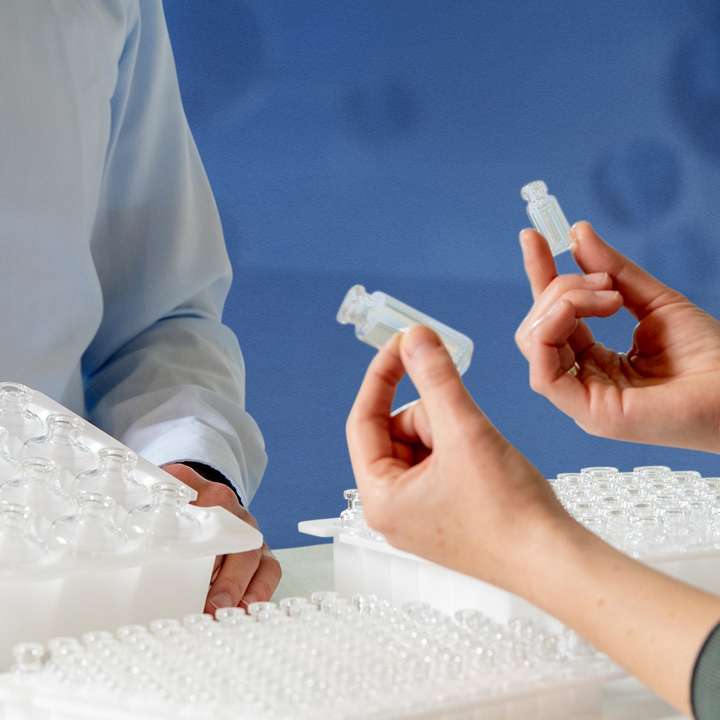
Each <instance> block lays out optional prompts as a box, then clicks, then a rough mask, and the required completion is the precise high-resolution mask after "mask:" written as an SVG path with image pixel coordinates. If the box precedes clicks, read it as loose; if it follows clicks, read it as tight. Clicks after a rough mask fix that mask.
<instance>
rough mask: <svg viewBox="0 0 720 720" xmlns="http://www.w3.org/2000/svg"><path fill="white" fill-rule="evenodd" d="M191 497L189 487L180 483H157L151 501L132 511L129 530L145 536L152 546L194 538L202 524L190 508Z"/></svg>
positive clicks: (129, 516)
mask: <svg viewBox="0 0 720 720" xmlns="http://www.w3.org/2000/svg"><path fill="white" fill-rule="evenodd" d="M191 498H192V493H191V492H190V489H189V488H186V487H184V486H183V485H181V484H179V483H177V482H166V481H161V482H157V483H155V484H154V485H153V486H152V502H150V503H149V504H148V505H141V506H140V507H137V508H135V509H134V510H132V511H131V512H130V513H129V515H128V520H127V522H128V531H129V532H130V533H131V534H132V535H134V536H142V537H144V539H145V541H146V543H147V544H149V545H150V546H156V545H164V544H166V543H171V542H177V541H178V540H193V539H195V538H196V537H197V536H198V534H199V533H200V532H201V530H202V524H201V523H200V519H199V517H198V515H197V513H193V512H192V510H191V509H190V507H189V503H190V500H191Z"/></svg>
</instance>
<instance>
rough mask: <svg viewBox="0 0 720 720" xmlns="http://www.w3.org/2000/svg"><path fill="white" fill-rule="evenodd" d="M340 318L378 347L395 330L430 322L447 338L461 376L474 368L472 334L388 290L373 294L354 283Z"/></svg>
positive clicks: (442, 338) (358, 335) (343, 322)
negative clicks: (465, 332)
mask: <svg viewBox="0 0 720 720" xmlns="http://www.w3.org/2000/svg"><path fill="white" fill-rule="evenodd" d="M337 321H338V322H339V323H340V324H342V325H350V324H352V325H354V326H355V335H356V337H357V338H358V340H362V341H363V342H364V343H367V344H368V345H371V346H372V347H375V348H378V349H380V348H381V347H382V346H383V345H384V344H385V343H386V342H387V341H388V340H389V339H390V338H391V337H392V336H393V335H395V333H398V332H405V331H406V330H408V329H409V328H411V327H412V326H413V325H426V326H427V327H429V328H431V329H432V330H434V331H435V332H436V333H437V334H438V336H439V337H440V339H441V340H442V341H443V343H444V344H445V347H446V348H447V351H448V352H449V353H450V357H452V360H453V362H454V363H455V366H456V367H457V369H458V372H459V373H460V374H461V375H462V374H463V373H464V372H465V371H466V370H467V369H468V367H470V360H471V359H472V354H473V342H472V340H471V339H470V338H469V337H467V336H466V335H463V334H462V333H459V332H458V331H457V330H453V329H452V328H451V327H448V326H447V325H445V324H443V323H441V322H438V321H437V320H435V319H433V318H431V317H430V316H429V315H425V314H424V313H421V312H420V311H418V310H415V309H414V308H412V307H410V306H409V305H406V304H405V303H403V302H400V301H399V300H396V299H395V298H394V297H391V296H390V295H387V294H386V293H384V292H379V291H376V292H373V293H369V292H367V291H366V290H365V288H364V287H363V286H362V285H354V286H353V287H351V288H350V290H348V292H347V294H346V295H345V299H344V300H343V301H342V305H340V309H339V310H338V314H337Z"/></svg>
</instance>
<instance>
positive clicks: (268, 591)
mask: <svg viewBox="0 0 720 720" xmlns="http://www.w3.org/2000/svg"><path fill="white" fill-rule="evenodd" d="M252 589H253V595H255V596H256V597H258V598H260V599H261V600H269V599H270V598H271V597H272V595H273V593H274V592H275V586H274V585H272V584H271V583H269V582H268V581H267V580H265V579H263V578H256V579H255V580H253V584H252Z"/></svg>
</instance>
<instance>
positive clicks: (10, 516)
mask: <svg viewBox="0 0 720 720" xmlns="http://www.w3.org/2000/svg"><path fill="white" fill-rule="evenodd" d="M31 527H32V512H31V510H30V508H28V507H26V506H25V505H20V504H18V503H10V502H7V501H2V502H0V531H2V532H18V533H25V532H28V531H30V529H31Z"/></svg>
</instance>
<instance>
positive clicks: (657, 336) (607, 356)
mask: <svg viewBox="0 0 720 720" xmlns="http://www.w3.org/2000/svg"><path fill="white" fill-rule="evenodd" d="M572 235H573V240H574V245H573V254H574V257H575V260H576V261H577V263H578V265H579V266H580V267H581V269H582V270H583V271H584V272H585V273H586V274H585V275H580V274H578V275H561V276H558V274H557V271H556V268H555V263H554V261H553V258H552V255H551V254H550V250H549V248H548V246H547V243H546V242H545V240H544V239H543V237H542V236H541V235H540V234H539V233H537V232H535V231H534V230H524V231H523V232H522V233H521V245H522V249H523V256H524V260H525V270H526V272H527V276H528V279H529V281H530V287H531V289H532V293H533V299H534V301H535V302H534V305H533V307H532V308H531V309H530V312H529V313H528V315H527V317H526V318H525V320H523V322H522V323H521V325H520V327H519V328H518V330H517V332H516V335H515V339H516V342H517V344H518V347H519V348H520V350H521V352H522V353H523V355H524V356H525V357H526V359H527V360H528V362H529V364H530V385H531V387H532V388H533V390H535V391H536V392H538V393H540V394H541V395H544V396H545V397H546V398H547V399H548V400H550V402H552V403H553V404H554V405H555V406H557V407H558V408H559V409H560V410H562V411H563V412H564V413H565V414H567V415H568V416H570V417H571V418H572V419H573V420H575V422H576V423H577V424H578V425H579V426H580V427H581V428H583V430H585V431H586V432H588V433H590V434H592V435H599V436H603V437H608V438H614V439H618V440H629V441H633V442H644V443H650V444H662V445H670V446H673V447H684V448H690V449H696V450H706V451H713V452H717V451H718V450H720V323H719V322H718V321H717V320H715V319H714V318H713V317H711V316H710V315H708V314H707V313H705V312H704V311H703V310H701V309H700V308H699V307H697V306H696V305H694V304H693V303H692V302H690V301H689V300H688V299H687V298H686V297H684V296H683V295H681V294H680V293H678V292H676V291H675V290H673V289H671V288H669V287H668V286H667V285H664V284H663V283H661V282H660V281H659V280H657V279H655V278H654V277H653V276H652V275H650V274H649V273H647V272H646V271H645V270H643V269H641V268H640V267H638V266H637V265H635V264H634V263H632V262H631V261H630V260H628V259H627V258H626V257H624V256H623V255H621V254H620V253H619V252H617V251H616V250H614V249H613V248H612V247H610V246H609V245H608V244H607V243H605V242H604V241H603V240H602V239H601V238H600V237H599V236H598V235H597V234H596V233H595V231H594V230H593V228H592V227H591V226H590V224H589V223H586V222H581V223H577V224H576V225H575V226H574V227H573V229H572ZM623 306H624V307H626V308H627V309H628V310H629V311H630V312H631V313H632V314H633V315H634V316H635V317H636V318H637V320H638V324H637V326H636V328H635V331H634V333H633V337H632V343H631V347H630V349H629V350H628V351H627V353H619V352H616V351H614V350H610V349H608V348H606V347H604V346H603V345H602V344H600V343H597V342H596V341H595V339H594V338H593V335H592V332H591V331H590V329H589V328H588V326H587V325H586V324H585V323H584V322H583V321H582V318H584V317H607V316H609V315H612V314H613V313H615V312H617V311H618V310H619V309H620V308H621V307H623Z"/></svg>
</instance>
